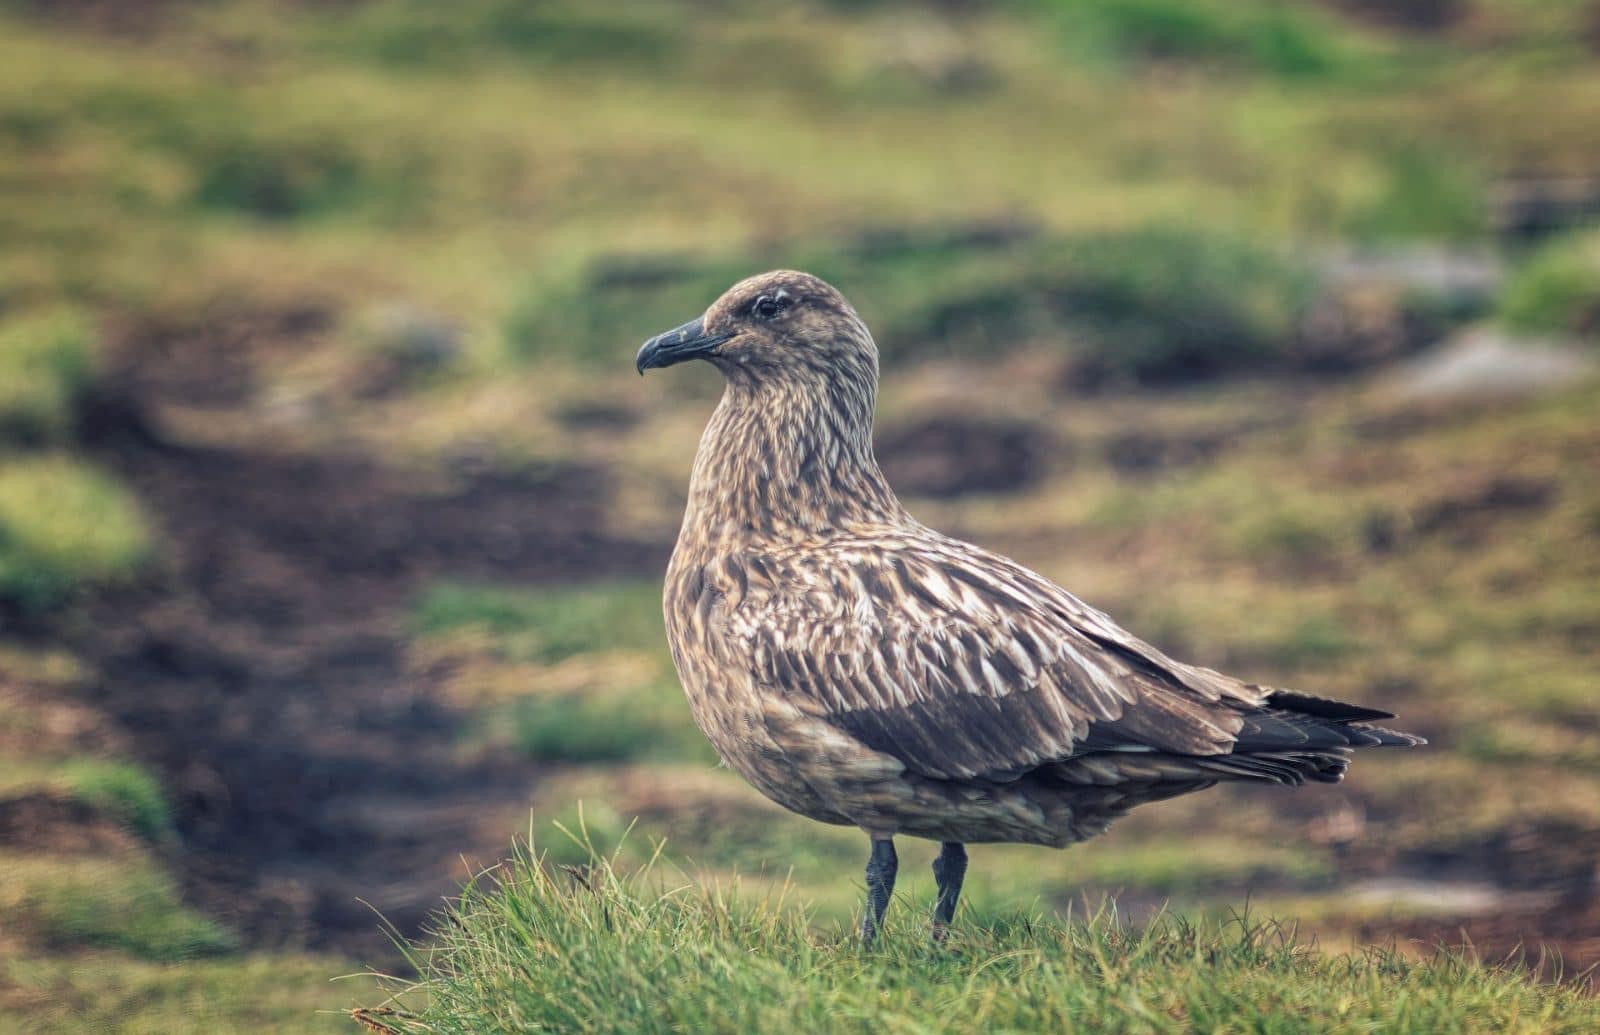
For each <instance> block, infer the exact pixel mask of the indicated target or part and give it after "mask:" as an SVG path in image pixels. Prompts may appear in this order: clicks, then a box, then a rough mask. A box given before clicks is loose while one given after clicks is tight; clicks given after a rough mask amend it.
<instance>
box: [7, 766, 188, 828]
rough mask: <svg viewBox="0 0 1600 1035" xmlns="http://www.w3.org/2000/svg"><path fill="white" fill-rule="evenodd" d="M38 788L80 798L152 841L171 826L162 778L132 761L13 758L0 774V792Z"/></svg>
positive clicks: (96, 809) (170, 812)
mask: <svg viewBox="0 0 1600 1035" xmlns="http://www.w3.org/2000/svg"><path fill="white" fill-rule="evenodd" d="M39 789H43V790H46V791H50V792H53V793H56V794H60V795H63V796H65V797H67V798H71V799H74V800H76V801H81V802H83V803H84V804H86V805H88V806H90V807H91V808H93V809H94V810H95V811H96V812H97V813H99V814H100V815H103V816H105V817H106V818H108V819H110V820H112V821H113V822H116V823H118V824H121V825H122V826H124V827H126V828H127V829H129V830H131V831H133V832H134V833H136V834H138V835H140V836H141V837H144V838H147V839H150V840H158V839H160V838H162V837H164V836H166V835H168V834H170V833H171V831H172V806H171V805H170V803H169V802H168V801H167V796H166V792H165V791H163V790H162V787H161V783H160V781H158V780H157V779H156V778H155V776H153V775H152V774H151V773H150V771H149V770H147V769H145V768H144V767H143V766H140V765H136V764H134V763H132V762H124V761H117V760H112V759H102V758H90V757H82V758H69V759H66V760H63V761H58V762H33V763H29V762H27V761H22V760H13V763H12V765H11V766H10V767H9V770H8V772H7V773H6V774H5V776H4V777H3V778H0V795H11V794H17V793H23V792H27V791H33V790H39Z"/></svg>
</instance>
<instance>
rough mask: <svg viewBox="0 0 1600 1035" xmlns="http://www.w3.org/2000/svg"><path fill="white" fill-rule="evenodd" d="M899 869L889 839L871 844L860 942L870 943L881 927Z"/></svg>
mask: <svg viewBox="0 0 1600 1035" xmlns="http://www.w3.org/2000/svg"><path fill="white" fill-rule="evenodd" d="M899 869H900V857H899V856H897V855H895V854H894V842H893V841H892V840H890V839H889V838H887V837H886V838H884V839H882V840H881V841H880V840H876V839H874V840H873V842H872V855H871V857H869V858H868V859H867V908H866V911H865V912H863V913H862V914H861V940H862V941H864V942H870V941H872V939H873V937H874V936H876V935H877V933H878V928H879V927H880V926H882V925H883V911H884V910H885V909H888V908H889V896H890V895H892V894H894V877H895V874H896V873H897V872H898V871H899Z"/></svg>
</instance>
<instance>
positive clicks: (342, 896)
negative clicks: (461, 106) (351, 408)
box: [56, 318, 665, 959]
mask: <svg viewBox="0 0 1600 1035" xmlns="http://www.w3.org/2000/svg"><path fill="white" fill-rule="evenodd" d="M305 329H306V325H304V324H303V322H300V321H297V320H296V319H290V318H285V319H284V320H279V321H277V322H273V323H269V324H268V325H266V331H263V332H262V333H271V334H273V335H275V336H287V337H290V338H292V337H293V336H294V335H296V334H297V333H300V332H301V331H302V330H305ZM247 337H248V335H247ZM191 344H192V343H191ZM242 345H243V343H241V342H236V341H233V340H231V339H228V338H223V339H221V340H217V341H213V342H212V346H213V347H212V348H210V349H192V348H188V347H183V348H161V347H154V346H150V345H148V344H146V343H141V344H139V345H138V347H136V348H134V349H133V350H132V351H131V352H128V353H125V359H124V363H125V365H126V368H125V369H124V370H123V371H122V372H120V373H119V374H118V375H117V376H116V377H115V378H114V380H113V381H112V384H111V389H110V392H109V394H108V395H107V397H106V398H104V399H102V400H101V401H100V403H99V404H97V405H96V406H95V407H94V408H93V409H92V411H91V413H90V416H89V419H88V421H87V423H86V427H85V430H84V438H85V443H86V448H88V449H89V450H90V452H91V453H92V454H94V455H95V456H96V457H97V458H98V459H99V460H100V461H101V462H102V463H105V464H107V465H109V466H111V467H113V468H115V469H116V470H118V471H119V472H120V474H121V475H122V477H123V478H124V479H126V480H127V481H128V482H129V484H131V485H132V486H133V487H134V489H135V490H136V491H137V492H138V493H139V495H140V496H141V497H142V499H143V502H144V504H145V505H146V507H147V509H148V510H149V511H150V513H151V514H152V515H153V517H154V518H155V520H156V521H157V522H158V523H159V525H160V527H161V531H162V533H163V539H164V541H165V543H166V544H167V558H166V563H165V564H164V565H163V569H164V570H163V571H162V572H161V573H160V574H159V576H158V577H157V578H155V579H154V580H152V581H151V583H150V584H148V585H145V586H143V587H140V588H138V589H136V590H130V591H125V592H122V593H119V594H116V595H113V596H108V597H105V598H103V599H101V600H99V601H97V602H96V603H94V604H93V605H92V606H91V607H90V608H89V610H88V614H87V619H86V620H83V619H80V620H78V621H75V622H73V623H71V625H70V627H68V628H66V629H62V630H57V631H56V635H58V636H60V637H61V638H63V639H64V640H65V641H66V642H67V644H68V645H69V646H70V647H71V648H72V649H74V650H75V651H76V652H77V653H79V654H80V655H81V656H83V657H85V658H87V659H89V660H90V661H91V662H92V663H93V664H94V665H95V666H96V670H97V673H98V676H97V678H96V679H94V680H93V686H92V687H91V688H90V689H89V690H88V691H87V695H88V697H89V699H90V700H92V701H93V702H94V703H95V704H96V705H97V706H98V707H99V708H100V709H102V710H103V711H104V712H105V713H106V714H107V715H109V716H110V717H111V718H112V719H113V720H115V722H116V725H117V726H118V727H119V728H120V730H121V732H122V734H123V736H124V738H125V740H126V741H127V743H129V744H130V745H131V749H132V751H133V753H134V754H135V755H136V756H138V757H140V758H141V759H142V760H143V761H145V762H146V763H148V764H150V765H152V766H153V767H155V769H156V770H157V771H158V772H160V773H161V774H162V775H163V777H164V781H165V783H166V786H167V788H168V790H169V793H170V794H171V795H172V797H173V798H174V803H175V807H176V822H177V827H178V831H179V834H180V837H181V839H182V842H183V851H182V852H181V853H180V855H179V856H178V865H179V867H180V871H181V874H182V877H183V879H184V882H185V886H186V890H187V891H188V893H189V895H190V897H191V898H192V899H193V900H194V901H195V902H196V903H197V904H198V905H200V906H201V907H202V908H205V909H207V910H208V911H210V912H212V913H213V914H214V915H217V916H219V917H221V918H223V919H224V920H226V921H228V922H229V923H231V924H232V925H234V926H235V927H236V928H237V929H239V930H240V931H241V932H242V933H243V934H244V936H245V937H246V938H247V939H248V940H250V941H251V942H252V943H254V944H257V945H293V946H298V945H305V946H310V947H315V948H333V949H339V950H342V951H346V952H351V953H356V954H359V955H363V956H364V957H365V958H367V959H372V958H374V957H377V956H380V955H384V954H386V953H387V951H388V943H387V939H386V937H385V936H384V934H383V933H382V931H381V930H380V927H379V922H378V919H377V917H376V916H374V914H373V912H372V909H373V908H376V909H377V910H379V911H380V912H382V913H383V914H384V915H385V916H386V917H387V918H388V919H389V920H390V921H392V922H393V923H395V924H396V926H398V927H399V928H400V930H401V931H403V932H406V933H413V932H415V930H416V929H417V927H418V925H419V924H420V923H421V922H422V921H423V919H424V918H425V916H426V914H427V913H428V911H429V910H431V909H432V908H435V907H436V906H437V905H438V904H439V902H440V899H441V896H443V895H447V894H449V893H450V892H451V891H453V890H454V888H455V887H456V885H457V884H458V883H459V881H460V880H461V879H462V878H463V877H464V876H466V874H467V865H468V864H466V863H464V862H463V860H464V859H465V860H481V861H487V862H492V861H494V860H496V859H498V858H500V856H501V853H502V852H503V851H504V849H505V847H506V845H507V843H508V841H509V838H510V835H511V834H512V833H514V831H511V830H506V829H500V828H499V827H498V825H497V824H496V823H495V822H494V820H493V819H492V817H495V816H496V815H501V816H503V815H504V814H505V810H506V809H507V808H511V807H514V806H516V805H517V804H518V803H520V802H523V801H526V800H528V799H527V795H528V792H529V789H530V787H531V786H532V785H533V783H534V782H535V781H536V780H537V778H538V772H537V771H536V769H535V767H534V766H533V765H532V764H530V763H529V762H527V761H526V760H524V759H521V758H519V757H514V756H508V755H495V756H490V755H486V754H484V753H482V752H481V751H480V752H478V753H476V754H474V753H472V752H470V751H467V750H466V749H464V748H463V747H462V742H463V741H462V738H461V737H460V736H459V735H458V734H459V733H460V728H461V724H462V716H461V715H459V714H457V713H456V712H455V711H453V710H452V708H451V707H450V706H449V705H448V704H446V703H445V702H444V701H443V699H442V697H441V696H440V695H437V694H436V693H435V692H434V690H435V688H434V687H433V686H432V685H431V683H430V681H429V679H430V677H429V675H428V674H427V673H425V672H416V671H414V670H408V669H407V667H406V666H405V664H404V663H403V658H402V651H401V648H402V637H403V631H404V624H405V621H406V616H407V613H408V608H409V605H410V601H411V600H412V598H413V596H414V594H415V592H416V591H417V590H418V588H419V587H420V586H421V585H422V584H423V583H425V582H426V581H428V580H430V579H437V578H450V577H461V578H486V579H504V580H512V581H517V582H522V583H529V582H540V581H554V580H561V581H570V580H581V579H588V578H596V577H603V576H606V575H616V574H623V573H642V572H646V571H654V570H658V569H659V568H660V567H661V566H662V565H664V562H665V547H664V546H662V545H661V544H654V543H642V542H634V541H626V540H621V539H618V538H617V537H614V536H610V535H608V534H606V533H604V532H602V531H598V529H602V528H604V527H606V524H607V523H606V522H605V520H604V517H605V510H606V508H607V507H608V506H609V501H610V487H609V485H608V483H607V480H606V478H605V477H604V476H603V475H602V474H601V473H600V472H597V471H595V470H592V469H589V468H585V467H582V466H577V465H574V466H568V467H562V468H554V469H548V470H545V471H543V472H539V473H536V474H531V475H518V476H509V475H501V474H495V473H486V474H475V475H471V476H465V477H457V478H448V477H444V476H438V475H435V474H432V473H416V472H408V471H401V470H395V469H390V468H387V467H385V466H383V465H381V464H380V463H378V462H376V461H374V460H373V459H371V458H369V457H364V456H341V455H310V454H294V453H280V452H275V451H273V450H272V449H271V448H270V447H269V446H267V445H263V446H261V447H260V448H255V447H253V446H249V445H246V446H243V447H239V446H230V447H228V448H217V447H197V446H193V445H190V444H186V443H184V442H182V441H175V440H172V439H171V438H170V437H169V435H168V433H167V432H165V431H164V429H162V428H160V427H159V426H158V424H157V423H156V421H155V419H154V418H152V417H151V416H150V414H152V413H155V412H157V411H158V410H159V409H160V407H161V406H162V404H163V403H164V402H167V401H191V400H193V399H195V398H197V397H202V398H209V397H214V396H216V395H219V394H220V395H222V396H227V397H238V396H239V395H241V394H243V393H244V392H245V388H246V384H247V382H248V381H249V380H250V379H251V377H252V376H253V374H252V371H251V370H250V368H249V367H248V365H245V366H241V361H240V356H241V355H243V356H248V355H250V354H251V353H252V350H250V349H245V348H243V347H242ZM254 351H257V352H264V353H270V352H271V350H259V349H257V350H254ZM168 364H177V365H180V366H181V367H182V369H181V370H173V369H168V368H167V365H168ZM208 365H209V367H210V371H209V375H208V372H207V367H208ZM169 393H170V394H169ZM207 393H210V395H207ZM364 903H370V906H371V908H369V906H368V905H366V904H364Z"/></svg>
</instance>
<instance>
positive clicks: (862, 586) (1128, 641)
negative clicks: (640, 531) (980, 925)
mask: <svg viewBox="0 0 1600 1035" xmlns="http://www.w3.org/2000/svg"><path fill="white" fill-rule="evenodd" d="M738 563H739V568H740V571H739V574H738V578H737V580H736V581H737V583H738V584H739V589H738V592H737V594H736V596H737V601H736V602H735V601H734V600H728V601H727V603H728V604H730V605H731V606H730V607H729V608H728V609H727V610H726V611H725V612H724V614H725V616H726V621H725V622H724V623H719V624H720V625H721V628H720V630H719V633H720V637H721V638H723V639H724V646H725V647H726V648H728V649H729V653H730V654H731V655H734V656H737V657H738V658H739V660H740V661H742V662H743V663H744V664H746V665H748V666H749V670H750V671H752V672H753V673H754V675H755V677H756V679H757V681H758V682H759V683H760V684H761V685H762V686H764V687H766V688H767V689H768V690H769V691H770V692H776V693H781V694H783V695H785V696H786V697H787V698H788V699H790V700H791V701H795V702H797V703H801V704H802V705H803V706H804V707H806V709H807V710H808V711H809V712H811V713H812V714H819V715H821V716H823V717H825V718H826V719H827V721H828V722H830V723H831V724H833V725H834V726H836V727H838V728H840V729H842V730H844V731H845V732H847V733H849V734H850V735H852V736H854V737H856V738H857V739H859V740H860V741H862V742H863V743H865V744H867V745H868V746H869V747H871V748H873V749H874V750H877V751H882V752H885V753H887V754H890V755H893V756H894V757H896V758H898V759H899V760H900V761H901V762H903V763H904V764H905V765H906V766H907V768H909V769H910V770H912V771H914V772H918V773H921V774H924V775H927V776H931V777H936V778H943V779H951V778H973V777H985V778H991V779H1005V778H1008V777H1010V776H1015V775H1017V774H1020V773H1022V772H1025V771H1027V770H1029V769H1032V768H1034V767H1036V766H1039V765H1042V764H1046V763H1049V762H1053V761H1060V760H1063V759H1067V758H1070V757H1072V756H1073V755H1075V754H1079V753H1082V752H1086V751H1119V750H1120V751H1127V750H1148V751H1163V752H1171V753H1177V754H1187V755H1209V754H1221V753H1226V752H1228V751H1229V750H1230V749H1231V748H1232V747H1233V744H1234V740H1235V738H1236V737H1237V736H1238V735H1239V733H1240V730H1241V728H1242V727H1244V726H1246V724H1247V721H1248V715H1249V713H1250V712H1252V711H1255V710H1257V709H1259V708H1260V707H1261V705H1262V703H1263V701H1264V700H1265V699H1266V698H1267V696H1268V694H1269V693H1270V691H1268V690H1265V689H1263V688H1259V687H1254V686H1249V685H1247V684H1244V683H1241V682H1239V681H1238V680H1235V679H1231V678H1229V677H1227V676H1224V675H1222V674H1220V673H1217V672H1213V671H1211V670H1209V669H1204V668H1199V667H1196V666H1191V665H1184V664H1182V663H1179V662H1176V661H1174V660H1172V659H1170V658H1168V657H1166V656H1165V655H1164V654H1162V653H1161V652H1160V651H1158V650H1156V649H1155V648H1154V647H1152V646H1150V645H1149V644H1147V643H1144V642H1142V641H1140V640H1138V639H1137V638H1135V637H1133V636H1131V635H1130V634H1128V633H1127V632H1125V631H1123V630H1122V629H1121V628H1119V627H1118V626H1117V625H1116V623H1114V622H1113V621H1112V620H1111V619H1110V618H1108V617H1107V616H1106V615H1105V614H1103V613H1101V612H1100V611H1097V610H1095V609H1094V608H1092V607H1090V606H1088V605H1087V604H1085V603H1083V602H1082V601H1080V600H1078V599H1077V598H1076V597H1074V596H1072V594H1070V593H1068V592H1067V591H1066V590H1064V589H1062V588H1060V587H1059V586H1056V585H1055V584H1054V583H1052V582H1050V581H1049V580H1047V579H1045V578H1043V577H1042V576H1040V575H1038V574H1036V573H1034V572H1032V571H1030V570H1028V569H1027V568H1024V567H1023V566H1021V565H1019V564H1017V563H1015V562H1013V561H1010V560H1008V559H1006V558H1004V557H1000V556H998V555H995V554H992V553H988V552H987V551H984V550H981V549H979V548H978V547H975V546H972V545H970V544H967V543H962V542H959V541H957V540H953V539H948V538H946V537H944V536H940V535H938V534H936V533H933V532H931V531H927V530H923V531H921V532H920V533H918V534H915V535H908V534H905V533H900V532H886V533H884V534H883V535H882V536H879V537H863V538H856V539H851V540H845V541H835V542H831V543H827V544H822V545H817V544H811V545H808V546H806V547H804V548H799V547H797V548H794V549H784V550H773V551H766V552H762V553H760V554H746V555H744V556H743V557H742V558H741V559H740V561H739V562H738Z"/></svg>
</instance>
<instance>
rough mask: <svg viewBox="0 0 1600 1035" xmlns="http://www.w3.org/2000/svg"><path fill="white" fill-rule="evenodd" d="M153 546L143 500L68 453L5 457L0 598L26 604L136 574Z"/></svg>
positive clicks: (0, 475)
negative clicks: (140, 500)
mask: <svg viewBox="0 0 1600 1035" xmlns="http://www.w3.org/2000/svg"><path fill="white" fill-rule="evenodd" d="M153 550H154V544H153V542H152V538H151V531H150V528H149V526H148V524H147V523H146V521H145V518H144V515H143V514H142V513H141V512H140V509H139V506H138V503H137V502H136V501H135V500H134V499H133V498H132V497H131V496H130V495H129V494H128V493H127V492H126V490H124V489H123V488H122V487H121V486H120V485H119V484H117V482H116V481H115V480H114V479H112V478H111V477H109V476H108V475H106V474H104V473H103V472H101V471H99V470H98V469H96V468H94V467H91V466H89V465H87V464H85V463H82V462H80V461H77V460H74V459H71V458H69V457H67V456H64V455H63V456H36V457H25V458H24V457H18V458H14V459H9V460H0V597H5V598H8V599H10V600H13V601H15V602H17V603H19V604H21V605H22V606H24V607H26V608H33V609H38V608H45V607H49V606H51V605H53V604H56V603H59V602H60V601H61V600H62V599H64V598H65V597H67V596H68V595H69V594H70V593H71V592H73V591H74V590H75V589H77V588H79V587H82V586H105V585H115V584H117V583H122V582H127V581H129V580H130V579H132V578H133V577H134V576H135V575H136V574H137V573H138V572H139V570H140V569H141V567H142V566H143V565H144V563H145V562H146V561H147V560H148V559H149V558H150V555H151V554H152V552H153Z"/></svg>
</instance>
